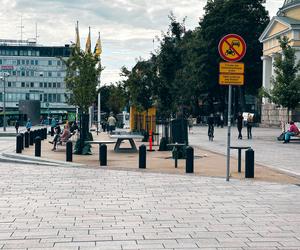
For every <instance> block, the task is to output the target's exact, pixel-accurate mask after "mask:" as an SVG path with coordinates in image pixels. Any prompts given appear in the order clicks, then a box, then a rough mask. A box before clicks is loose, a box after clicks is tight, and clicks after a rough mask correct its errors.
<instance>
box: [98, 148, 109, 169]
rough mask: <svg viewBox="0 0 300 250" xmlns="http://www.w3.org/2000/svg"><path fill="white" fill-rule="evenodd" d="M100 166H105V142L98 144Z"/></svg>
mask: <svg viewBox="0 0 300 250" xmlns="http://www.w3.org/2000/svg"><path fill="white" fill-rule="evenodd" d="M99 153H100V166H107V146H106V145H105V144H101V145H100V152H99Z"/></svg>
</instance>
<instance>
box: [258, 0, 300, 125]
mask: <svg viewBox="0 0 300 250" xmlns="http://www.w3.org/2000/svg"><path fill="white" fill-rule="evenodd" d="M283 36H286V37H288V38H289V40H290V41H291V43H290V45H291V46H292V47H293V48H294V49H295V50H296V57H297V60H300V0H285V1H284V3H283V6H282V8H280V9H279V11H278V13H277V15H276V16H275V17H273V18H272V19H271V21H270V23H269V25H268V26H267V27H266V29H265V30H264V32H263V33H262V35H261V37H260V42H261V43H263V56H262V60H263V87H264V88H266V89H271V88H272V78H273V77H275V72H274V65H273V64H274V60H275V56H276V54H277V53H281V48H280V46H279V42H278V39H277V38H278V37H283ZM292 117H293V119H294V120H299V119H300V113H299V112H298V111H297V110H296V111H295V112H294V113H293V114H292ZM287 120H288V118H287V110H286V109H284V108H281V107H277V106H276V105H275V104H273V103H269V102H268V100H267V99H265V98H264V99H263V104H262V124H263V125H265V126H280V125H281V122H282V121H287Z"/></svg>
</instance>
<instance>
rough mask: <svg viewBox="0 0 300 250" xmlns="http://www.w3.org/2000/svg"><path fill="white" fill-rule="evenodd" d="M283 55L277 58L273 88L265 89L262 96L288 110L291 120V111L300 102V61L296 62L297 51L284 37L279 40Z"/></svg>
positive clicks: (278, 55)
mask: <svg viewBox="0 0 300 250" xmlns="http://www.w3.org/2000/svg"><path fill="white" fill-rule="evenodd" d="M278 41H279V44H280V47H281V49H282V55H281V54H277V56H276V57H275V62H274V67H275V70H274V71H275V78H273V79H272V83H273V87H272V88H271V89H270V90H267V89H263V90H262V94H263V95H264V96H265V97H267V98H268V99H269V100H270V101H271V102H273V103H275V104H278V105H281V106H283V107H285V108H287V112H288V113H287V115H288V119H289V114H290V110H294V109H295V108H296V107H297V106H298V105H299V102H300V76H299V75H297V73H298V72H299V69H300V61H298V62H296V55H295V49H293V48H292V47H291V46H290V45H289V43H290V41H289V39H288V38H287V37H286V36H284V37H283V38H278Z"/></svg>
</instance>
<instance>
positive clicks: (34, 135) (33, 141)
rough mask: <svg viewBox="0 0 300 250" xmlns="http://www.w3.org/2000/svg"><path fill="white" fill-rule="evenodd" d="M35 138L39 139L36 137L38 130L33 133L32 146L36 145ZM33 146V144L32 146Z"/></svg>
mask: <svg viewBox="0 0 300 250" xmlns="http://www.w3.org/2000/svg"><path fill="white" fill-rule="evenodd" d="M35 137H37V135H36V130H33V131H32V145H34V143H35V140H34V139H35ZM30 145H31V144H30Z"/></svg>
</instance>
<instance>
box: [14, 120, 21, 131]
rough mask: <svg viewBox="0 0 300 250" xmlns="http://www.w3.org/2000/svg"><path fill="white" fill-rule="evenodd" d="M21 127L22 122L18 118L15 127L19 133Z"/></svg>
mask: <svg viewBox="0 0 300 250" xmlns="http://www.w3.org/2000/svg"><path fill="white" fill-rule="evenodd" d="M19 127H20V123H19V121H18V120H16V123H15V129H16V133H17V134H18V133H19Z"/></svg>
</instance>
